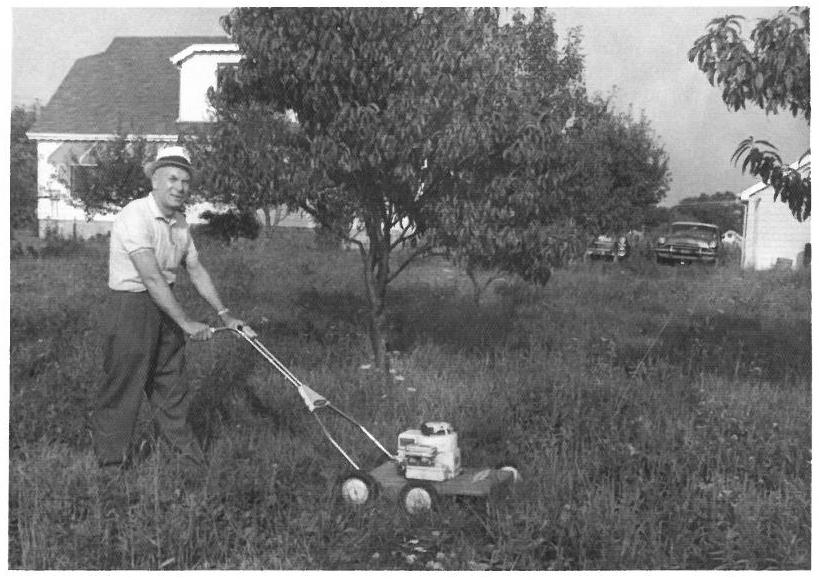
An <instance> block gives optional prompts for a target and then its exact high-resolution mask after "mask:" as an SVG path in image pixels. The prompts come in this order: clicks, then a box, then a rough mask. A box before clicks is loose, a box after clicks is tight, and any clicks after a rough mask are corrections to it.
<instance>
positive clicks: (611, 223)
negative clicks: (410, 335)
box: [437, 62, 668, 299]
mask: <svg viewBox="0 0 819 580" xmlns="http://www.w3.org/2000/svg"><path fill="white" fill-rule="evenodd" d="M564 64H569V65H570V66H571V63H570V62H569V63H564ZM533 77H534V78H536V79H537V83H536V86H537V87H541V88H542V87H544V86H548V80H547V79H543V78H538V77H537V76H535V75H533ZM560 86H566V79H565V78H563V79H561V80H560V81H559V85H558V87H553V88H552V90H551V91H550V93H551V94H552V95H554V94H555V91H557V90H559V87H560ZM575 89H576V90H573V91H570V92H571V93H573V94H574V96H572V97H569V95H566V98H564V99H560V100H557V102H556V103H553V104H552V106H551V107H549V105H548V103H545V102H540V103H537V102H533V103H532V104H531V105H530V108H531V110H536V111H537V110H539V111H540V112H541V122H539V123H538V125H537V127H536V128H533V127H528V128H527V129H526V131H525V133H524V134H525V135H528V136H527V137H526V138H525V139H522V140H521V139H519V140H517V141H516V142H515V143H514V144H512V145H511V146H510V148H509V149H508V151H509V152H510V154H509V155H507V156H506V157H505V159H504V161H505V163H506V166H505V167H504V170H503V171H502V172H501V174H500V175H499V176H497V177H496V178H495V179H494V180H493V181H492V182H491V183H490V185H489V187H487V188H486V190H485V191H483V193H482V195H481V196H480V197H478V198H477V199H475V200H474V201H473V200H471V199H467V200H459V201H456V202H453V203H451V204H450V207H449V208H448V209H445V210H444V211H443V213H444V215H445V216H446V217H447V220H446V222H445V223H444V224H442V225H441V227H439V230H438V232H437V233H438V234H439V235H441V234H442V232H444V234H443V236H442V238H443V239H442V243H443V245H445V246H446V247H448V248H449V249H450V251H451V253H452V255H453V258H454V259H455V261H456V262H459V263H460V264H462V265H463V266H464V268H465V269H466V272H467V274H468V275H469V276H470V278H471V279H472V280H473V283H474V284H475V285H476V299H479V296H480V291H481V290H480V289H479V287H478V286H477V283H476V275H475V273H476V272H477V271H479V270H490V271H491V270H496V271H497V270H499V271H505V272H509V273H513V274H517V275H520V276H522V277H523V278H524V279H527V280H529V281H531V282H535V283H540V284H543V283H545V282H547V281H548V279H549V276H550V272H551V269H552V268H554V267H559V266H562V265H564V264H566V263H567V262H568V261H571V260H572V259H575V258H577V257H578V256H580V255H582V252H583V251H584V249H585V246H586V239H587V238H588V237H589V235H596V234H600V233H617V232H625V231H627V230H628V229H631V228H634V227H638V226H640V225H642V224H643V222H644V220H645V217H646V212H647V211H648V210H649V208H652V207H655V206H656V204H657V203H658V202H659V201H660V200H661V199H662V198H663V196H664V195H665V192H666V190H667V188H668V156H667V154H666V153H665V151H664V150H663V148H662V147H661V146H660V145H658V144H657V143H656V142H655V138H654V135H653V132H652V131H651V128H650V125H649V123H648V121H647V120H646V119H645V118H644V117H641V118H640V119H639V120H635V119H634V118H633V117H632V115H631V113H630V112H628V113H614V112H612V111H610V110H609V104H608V102H606V101H603V100H600V99H593V100H586V99H585V93H584V92H583V91H582V88H580V87H577V86H576V87H575ZM525 95H526V93H525V92H524V94H523V95H521V96H520V97H519V99H520V100H523V99H524V98H525ZM567 103H569V104H571V106H572V111H573V112H572V114H571V117H569V119H568V120H567V121H565V122H564V123H562V124H561V123H554V122H543V121H548V120H549V119H554V120H561V121H563V120H564V119H565V118H566V116H565V114H564V116H561V115H560V113H559V112H556V111H555V110H554V106H555V105H557V106H565V105H566V104H567ZM530 138H534V139H535V141H534V143H528V142H527V140H528V139H530ZM489 280H490V281H491V277H490V279H489Z"/></svg>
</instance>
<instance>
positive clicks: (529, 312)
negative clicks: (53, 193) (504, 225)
mask: <svg viewBox="0 0 819 580" xmlns="http://www.w3.org/2000/svg"><path fill="white" fill-rule="evenodd" d="M201 246H202V248H201V253H202V255H203V259H204V260H205V262H206V264H207V265H208V267H209V269H210V270H211V272H212V274H213V276H214V278H215V280H216V281H217V283H218V285H219V286H220V288H221V289H222V293H223V295H224V299H225V301H226V303H228V304H230V305H231V307H232V308H233V309H234V310H235V311H237V312H240V313H242V315H243V316H244V317H245V318H246V320H248V322H249V323H251V324H252V325H253V326H254V328H256V329H257V331H258V332H259V333H260V335H261V337H262V340H263V342H264V343H265V344H266V345H267V346H268V347H269V348H270V349H271V350H272V351H273V352H275V353H276V354H277V355H278V356H279V357H280V358H281V359H282V360H283V361H284V362H285V364H287V365H288V366H289V367H290V368H291V369H292V370H293V371H294V372H295V374H296V375H298V376H299V377H301V378H302V379H303V380H304V381H305V382H306V383H308V384H310V385H311V386H313V388H315V389H316V390H318V391H319V392H320V393H322V394H324V395H326V396H327V397H328V398H329V399H330V400H331V401H333V402H334V403H335V404H336V405H337V406H338V407H339V408H341V409H344V410H347V411H349V412H351V413H353V414H354V415H355V416H356V417H357V418H359V419H360V420H362V422H363V423H364V424H365V425H367V427H368V428H369V429H370V430H371V431H372V432H373V433H374V434H375V435H376V437H378V438H379V439H380V440H381V441H383V442H384V443H385V444H386V445H387V446H388V447H394V445H395V442H394V438H395V436H396V435H397V433H398V432H400V431H402V430H404V429H406V428H410V427H415V426H417V425H418V424H419V423H420V422H421V421H422V420H429V419H445V420H449V421H452V422H453V423H454V424H455V425H456V427H457V429H458V432H459V437H460V444H461V448H462V452H463V456H464V463H465V464H467V465H474V466H479V465H492V464H495V463H497V462H499V461H501V460H505V459H511V460H514V461H515V462H516V463H517V464H518V465H519V466H520V468H521V471H522V473H523V475H524V478H525V479H524V481H523V483H522V484H521V485H520V486H519V487H518V489H517V490H516V493H515V495H514V496H513V497H512V498H510V499H509V500H508V501H503V502H490V504H489V505H483V504H481V503H475V502H455V501H450V502H445V503H444V504H443V505H442V507H441V510H440V511H438V512H435V513H433V514H430V515H428V516H424V517H421V518H410V517H408V516H406V515H405V514H403V513H402V512H401V511H400V510H399V509H398V508H397V506H396V505H394V504H393V503H391V502H389V501H387V500H385V499H384V500H379V501H378V502H377V503H376V504H375V505H374V506H373V507H372V508H369V509H366V510H364V511H361V512H356V511H351V510H350V509H348V508H346V507H344V506H342V505H339V502H338V501H337V500H336V497H335V494H334V492H333V485H334V483H335V481H336V479H337V478H338V476H339V475H341V474H342V473H344V471H345V467H344V464H343V460H342V459H341V457H340V456H338V454H337V453H336V452H335V451H334V450H333V449H332V447H331V446H330V445H329V443H327V441H326V440H325V439H323V437H322V436H321V433H320V431H319V430H318V428H317V425H316V424H315V422H314V421H313V419H312V418H311V417H310V416H309V413H308V412H307V410H306V409H305V407H304V406H303V405H302V404H301V402H300V400H298V397H297V395H296V394H295V391H294V390H293V389H292V388H291V387H289V386H288V385H287V383H285V382H284V381H283V380H282V379H281V378H280V377H279V376H278V375H277V374H276V372H275V371H274V370H273V369H272V368H270V367H269V365H267V364H266V363H265V362H264V361H263V360H262V359H261V357H259V356H257V355H256V353H255V352H253V351H252V349H250V348H249V346H248V345H246V344H244V343H241V342H240V341H238V340H236V339H233V338H231V337H228V336H219V337H217V339H215V340H214V341H212V342H210V343H206V344H191V345H190V346H189V347H188V370H189V375H188V376H189V380H190V383H191V386H192V388H193V389H194V390H195V392H196V398H195V403H194V409H193V412H192V417H191V419H192V422H193V424H194V427H195V430H196V432H197V434H198V435H199V436H200V437H201V438H202V440H203V441H204V442H205V445H206V447H207V451H208V454H209V457H210V466H209V468H208V472H207V474H206V477H205V480H204V481H203V482H202V485H201V486H199V487H198V488H197V489H195V490H191V489H189V488H187V487H186V486H185V485H184V480H183V474H182V473H180V472H179V470H178V469H177V467H176V466H175V465H174V461H173V455H172V454H170V453H167V452H165V451H163V450H162V449H161V448H160V452H158V453H155V454H154V455H152V456H151V457H150V458H149V459H148V460H147V461H146V462H145V463H144V464H142V465H140V466H138V467H137V468H135V469H133V470H130V471H128V472H125V473H124V474H122V475H121V476H117V477H111V476H109V475H107V474H103V473H101V472H100V471H99V470H98V469H97V468H96V465H95V461H94V458H93V455H92V453H91V450H90V441H89V439H88V433H87V429H86V421H87V413H88V411H89V410H90V407H91V399H92V393H93V391H94V383H95V380H96V378H97V377H98V373H99V365H100V354H99V347H98V345H97V343H96V328H97V324H98V319H97V316H98V314H97V310H98V309H97V308H95V305H97V304H100V303H101V302H102V301H103V300H104V299H105V294H106V291H105V284H104V282H105V276H106V267H107V263H106V248H105V246H104V244H102V243H100V242H99V241H96V242H93V243H89V244H85V245H81V246H79V247H72V248H69V249H68V250H66V251H57V250H59V249H60V248H56V249H55V251H54V252H52V253H49V254H47V255H44V256H40V257H38V258H35V257H21V258H19V259H15V260H13V261H12V262H11V280H12V282H11V369H10V371H11V396H10V404H11V406H10V462H9V492H10V496H9V546H8V553H9V567H10V568H12V569H26V570H41V569H51V570H54V569H162V570H170V569H287V570H294V569H298V570H301V569H333V570H343V569H377V570H394V569H402V570H404V569H406V570H434V569H447V570H512V569H518V570H578V569H583V570H592V569H607V570H615V569H801V570H805V569H809V568H810V565H811V561H810V540H811V537H810V536H811V534H810V528H811V521H810V484H811V476H810V474H811V471H810V461H811V447H810V445H811V444H810V441H811V439H810V428H811V414H810V406H811V392H810V377H811V358H810V352H811V325H810V279H809V277H808V276H807V274H806V273H796V274H792V273H781V272H766V273H753V272H743V271H740V270H739V269H738V268H736V267H734V266H724V267H719V268H697V267H690V268H688V267H686V268H673V267H658V266H656V265H655V264H653V263H651V262H649V261H645V260H642V259H640V258H639V257H638V258H636V259H635V260H632V261H631V262H629V263H624V264H622V265H609V264H594V265H578V266H575V267H572V268H569V269H567V270H561V271H557V272H555V274H554V275H553V277H552V279H551V280H550V281H549V284H548V285H547V286H545V287H543V288H539V289H537V288H531V287H528V286H525V285H522V284H519V283H516V282H514V281H501V282H499V283H495V284H494V285H493V286H492V291H491V292H490V293H489V295H487V296H486V297H485V299H484V301H483V302H482V304H481V305H476V304H475V303H474V301H473V299H472V296H471V283H470V282H469V280H468V279H467V278H466V277H465V276H463V275H462V274H460V273H459V272H458V271H457V270H455V269H454V268H452V267H451V266H450V265H448V264H447V263H445V262H438V261H430V262H424V263H422V264H420V265H418V266H416V267H414V268H412V269H410V270H409V271H407V272H406V273H405V274H406V275H405V276H403V277H402V278H400V279H399V280H398V281H397V282H398V284H397V285H396V287H395V288H393V291H392V293H391V296H390V308H389V318H390V328H391V331H390V345H391V348H392V349H394V351H395V352H394V353H393V366H394V368H395V370H396V372H397V373H398V374H400V375H401V376H402V377H404V380H403V381H388V382H384V380H382V379H379V378H378V376H377V375H374V374H370V373H369V372H367V371H364V370H362V369H361V368H360V366H361V365H362V364H363V363H365V362H367V357H368V350H367V337H366V332H365V326H364V320H363V314H364V309H363V306H364V304H363V302H362V293H361V289H360V286H361V284H360V280H359V274H358V272H359V267H360V266H359V261H358V257H357V254H355V253H353V252H341V251H339V252H333V251H326V250H319V249H316V248H315V247H314V245H313V243H312V241H311V240H310V239H309V238H307V239H300V238H296V237H293V236H287V235H285V234H283V233H274V235H273V236H272V237H270V238H267V239H263V240H259V241H256V242H240V243H238V244H233V245H231V246H222V245H220V244H218V243H216V242H211V243H208V242H207V241H206V240H203V241H202V243H201ZM180 291H181V293H182V295H183V297H184V300H185V302H186V304H188V305H189V306H190V307H191V308H193V309H194V311H195V312H196V313H197V315H199V316H200V317H202V318H205V317H207V316H209V315H210V313H209V312H208V310H207V308H206V307H205V305H204V304H203V303H202V302H201V301H200V300H198V299H196V298H195V293H194V292H193V290H192V288H191V287H190V285H189V284H188V282H187V281H186V280H182V281H181V283H180ZM145 411H146V412H145V415H144V417H142V420H141V423H140V430H141V431H142V432H145V433H147V434H150V433H151V430H150V425H149V415H148V413H147V408H146V409H145ZM331 423H332V428H333V430H334V432H337V433H338V435H339V439H340V441H341V443H342V445H343V446H344V447H345V448H347V449H349V450H351V451H352V452H353V454H354V455H355V456H356V457H357V458H358V459H359V460H360V462H361V463H362V464H364V465H366V466H372V467H374V466H375V465H377V464H378V462H379V461H380V459H379V457H378V454H377V452H376V451H375V450H374V449H372V448H371V447H370V446H368V445H367V444H366V442H365V441H362V437H361V436H360V434H357V433H355V432H354V431H353V430H351V429H349V428H348V427H346V426H345V425H343V424H337V423H334V422H332V421H331Z"/></svg>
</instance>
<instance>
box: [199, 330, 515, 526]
mask: <svg viewBox="0 0 819 580" xmlns="http://www.w3.org/2000/svg"><path fill="white" fill-rule="evenodd" d="M211 330H212V331H213V332H214V333H217V332H222V331H230V332H232V333H234V334H236V335H238V336H240V337H241V338H243V339H244V340H245V341H247V342H248V343H249V344H250V345H251V346H252V347H253V348H254V349H255V350H256V351H257V352H258V353H259V354H261V355H262V357H264V358H265V360H267V362H269V363H270V364H271V365H272V366H273V367H274V368H275V369H276V370H277V371H279V373H281V374H282V375H283V376H284V378H285V379H287V381H289V382H290V383H291V384H292V385H293V386H295V387H296V389H297V390H298V393H299V395H300V396H301V398H302V400H303V401H304V403H305V405H307V409H308V410H309V411H310V413H311V414H312V415H313V417H315V419H316V421H317V422H318V424H319V427H320V428H321V431H322V433H324V435H325V437H326V438H327V439H328V440H329V441H330V443H331V444H332V445H333V447H335V448H336V450H338V452H339V453H341V455H342V456H343V457H344V459H345V460H346V461H347V463H349V464H350V466H351V467H352V470H351V471H349V472H348V473H346V474H345V475H344V476H343V477H341V478H339V480H338V485H337V493H338V494H339V497H340V499H341V500H342V501H343V502H344V503H345V504H348V505H350V506H357V507H360V506H364V505H367V504H369V503H371V502H373V501H374V500H375V499H376V498H377V497H378V496H379V494H380V493H381V492H384V495H388V496H392V497H397V499H398V502H399V504H400V505H401V507H402V508H403V509H404V511H406V512H407V513H409V514H418V513H422V512H426V511H429V510H432V509H434V508H435V507H436V505H437V504H438V501H439V498H440V497H441V496H470V497H489V496H490V495H492V496H495V495H497V494H502V493H503V492H506V491H509V489H510V487H511V486H512V485H514V484H516V483H518V482H519V481H520V479H521V476H520V472H519V471H518V469H517V467H516V466H515V465H513V464H511V463H507V464H500V465H498V466H497V467H495V468H470V467H464V466H462V465H461V451H460V448H459V447H458V434H457V432H455V430H454V429H453V427H452V425H451V424H450V423H448V422H446V421H426V422H424V423H423V424H422V425H421V426H420V428H419V429H408V430H405V431H403V432H401V433H399V435H398V445H397V450H396V453H394V454H393V453H391V452H390V451H389V450H388V449H387V448H386V447H385V446H384V445H382V444H381V442H380V441H378V439H376V438H375V437H374V436H373V435H372V433H370V432H369V431H368V430H367V429H366V428H365V427H364V425H362V424H361V422H359V421H357V420H356V419H354V418H353V417H351V416H350V415H348V414H347V413H345V412H344V411H342V410H341V409H339V408H338V407H336V406H335V405H333V404H332V403H331V402H330V401H328V400H327V399H326V398H325V397H323V396H322V395H320V394H319V393H317V392H316V391H314V390H313V389H311V388H310V387H308V386H307V385H305V384H304V383H303V382H301V381H300V380H299V379H298V377H296V375H294V374H293V373H292V372H290V370H289V369H288V368H287V367H286V366H284V364H282V362H281V361H280V360H279V359H278V358H276V357H275V356H274V355H273V353H271V352H270V351H269V350H268V349H267V348H266V347H265V346H264V345H263V344H262V343H261V341H260V340H259V339H258V337H250V336H248V334H246V333H245V332H244V331H243V330H242V328H241V327H239V329H232V328H228V327H221V328H213V329H211ZM324 410H327V411H330V412H333V413H335V414H336V415H338V416H340V417H342V418H343V419H345V420H346V421H348V422H350V423H351V424H353V425H354V426H356V427H357V428H358V429H359V430H360V431H361V432H362V433H363V434H364V435H365V436H366V437H367V438H368V439H369V440H370V441H371V442H372V443H373V444H374V445H375V446H376V447H377V448H378V449H379V450H380V451H381V453H382V454H383V455H384V456H385V457H386V458H387V461H385V462H384V463H382V464H381V465H379V466H378V467H376V468H375V469H372V470H370V471H365V470H363V469H362V468H361V467H359V465H358V464H357V463H356V462H355V461H354V460H353V458H352V457H351V456H350V455H349V454H348V453H347V452H346V451H345V450H344V449H343V448H342V447H341V445H340V444H339V443H338V441H336V439H335V438H334V437H333V436H332V435H331V434H330V432H329V430H328V429H327V427H326V426H325V424H324V422H323V421H322V420H321V417H320V416H319V412H322V411H324Z"/></svg>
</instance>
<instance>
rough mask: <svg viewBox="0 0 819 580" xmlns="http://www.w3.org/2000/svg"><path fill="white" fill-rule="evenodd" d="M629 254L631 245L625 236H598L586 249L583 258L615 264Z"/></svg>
mask: <svg viewBox="0 0 819 580" xmlns="http://www.w3.org/2000/svg"><path fill="white" fill-rule="evenodd" d="M630 253H631V245H630V244H629V243H628V240H627V239H626V237H625V236H620V237H614V236H607V235H600V236H597V237H596V238H594V240H593V241H592V243H591V244H590V245H589V247H588V248H586V253H585V254H584V257H585V258H587V259H591V260H610V261H612V262H617V261H619V260H622V259H624V258H627V257H628V255H629V254H630Z"/></svg>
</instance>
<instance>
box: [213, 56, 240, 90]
mask: <svg viewBox="0 0 819 580" xmlns="http://www.w3.org/2000/svg"><path fill="white" fill-rule="evenodd" d="M238 74H239V63H238V62H220V63H219V64H217V65H216V85H217V87H219V88H221V87H222V83H223V82H224V79H228V78H230V79H232V80H236V77H237V75H238Z"/></svg>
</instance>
